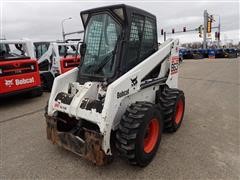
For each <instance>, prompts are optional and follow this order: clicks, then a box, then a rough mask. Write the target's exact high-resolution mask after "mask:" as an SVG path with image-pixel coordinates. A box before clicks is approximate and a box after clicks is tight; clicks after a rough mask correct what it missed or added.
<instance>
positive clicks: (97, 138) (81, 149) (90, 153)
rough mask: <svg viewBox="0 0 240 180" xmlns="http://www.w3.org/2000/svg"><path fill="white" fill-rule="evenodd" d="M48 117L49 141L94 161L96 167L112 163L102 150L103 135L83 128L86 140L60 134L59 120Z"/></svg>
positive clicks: (67, 133) (69, 134) (70, 134)
mask: <svg viewBox="0 0 240 180" xmlns="http://www.w3.org/2000/svg"><path fill="white" fill-rule="evenodd" d="M45 116H46V122H47V139H49V140H50V141H52V142H53V144H58V145H59V146H61V147H64V148H65V149H67V150H69V151H72V152H73V153H76V154H77V155H79V156H82V157H84V158H85V159H87V160H90V161H92V162H93V163H94V164H96V165H105V164H108V163H109V162H110V161H111V159H112V158H111V156H108V155H106V154H105V153H104V151H103V150H102V148H101V145H102V140H103V135H102V134H100V133H98V132H95V131H92V130H89V129H86V128H83V130H84V139H82V138H80V137H79V136H75V135H73V134H72V133H71V132H59V131H58V130H57V119H56V118H53V117H50V116H48V115H45Z"/></svg>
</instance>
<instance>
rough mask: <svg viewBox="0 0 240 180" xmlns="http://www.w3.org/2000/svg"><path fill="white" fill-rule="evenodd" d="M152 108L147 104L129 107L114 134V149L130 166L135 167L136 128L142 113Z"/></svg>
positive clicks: (142, 103)
mask: <svg viewBox="0 0 240 180" xmlns="http://www.w3.org/2000/svg"><path fill="white" fill-rule="evenodd" d="M152 106H153V104H151V103H149V102H137V103H135V104H132V105H131V106H129V107H128V108H127V110H126V113H125V114H124V115H123V117H122V120H121V122H120V125H119V130H118V131H117V133H116V148H117V150H118V151H119V153H120V155H121V156H122V158H124V159H127V160H128V162H129V163H130V164H132V165H137V160H136V157H135V147H136V138H137V132H138V128H139V127H140V125H141V123H142V121H143V116H144V112H145V111H147V110H148V109H149V108H152Z"/></svg>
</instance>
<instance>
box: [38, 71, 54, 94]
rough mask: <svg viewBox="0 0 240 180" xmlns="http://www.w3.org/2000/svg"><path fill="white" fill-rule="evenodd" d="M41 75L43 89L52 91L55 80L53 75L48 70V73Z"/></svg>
mask: <svg viewBox="0 0 240 180" xmlns="http://www.w3.org/2000/svg"><path fill="white" fill-rule="evenodd" d="M40 77H41V84H42V89H43V90H44V91H47V92H50V91H51V90H52V86H53V81H54V77H53V75H52V74H51V73H49V72H47V73H42V74H41V75H40Z"/></svg>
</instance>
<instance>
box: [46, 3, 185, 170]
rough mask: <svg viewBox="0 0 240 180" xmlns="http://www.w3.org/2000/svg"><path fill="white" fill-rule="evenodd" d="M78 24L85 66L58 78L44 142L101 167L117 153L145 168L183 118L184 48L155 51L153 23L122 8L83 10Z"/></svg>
mask: <svg viewBox="0 0 240 180" xmlns="http://www.w3.org/2000/svg"><path fill="white" fill-rule="evenodd" d="M81 19H82V22H83V25H84V28H85V36H84V42H83V43H82V44H81V47H80V54H81V58H82V59H81V63H80V66H79V67H78V68H74V69H72V70H70V71H68V72H66V73H64V74H62V75H60V76H58V77H57V78H55V80H54V84H53V88H52V92H51V95H50V99H49V102H48V105H47V106H46V113H45V117H46V122H47V138H48V139H49V140H51V141H52V142H53V143H54V144H58V145H59V146H62V147H64V148H66V149H68V150H70V151H72V152H74V153H76V154H78V155H80V156H82V157H84V158H86V159H88V160H90V161H92V162H93V163H95V164H97V165H103V164H106V163H108V162H110V160H111V159H112V157H113V155H114V154H119V155H120V157H123V158H124V159H126V160H128V162H130V164H133V165H138V166H141V167H144V166H146V165H148V164H149V163H150V162H151V160H152V159H153V157H154V156H155V154H156V152H157V149H158V146H159V144H160V140H161V136H162V132H163V130H165V131H168V132H175V131H176V130H177V129H178V128H179V127H180V125H181V122H182V119H183V114H184V107H185V98H184V93H183V92H182V91H181V90H178V89H177V87H178V84H177V82H178V65H179V57H178V51H179V49H178V44H179V42H178V40H173V39H169V40H167V41H165V42H164V43H163V44H161V45H160V46H159V47H158V42H157V37H158V36H157V26H156V17H155V16H154V15H152V14H150V13H148V12H146V11H143V10H141V9H137V8H135V7H131V6H127V5H123V4H122V5H113V6H107V7H100V8H96V9H91V10H86V11H83V12H81ZM110 142H111V143H110ZM115 148H116V149H117V151H116V153H114V151H113V149H115Z"/></svg>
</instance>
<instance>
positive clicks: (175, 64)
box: [171, 56, 179, 75]
mask: <svg viewBox="0 0 240 180" xmlns="http://www.w3.org/2000/svg"><path fill="white" fill-rule="evenodd" d="M178 66H179V56H173V57H172V58H171V75H173V74H176V73H177V72H178Z"/></svg>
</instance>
